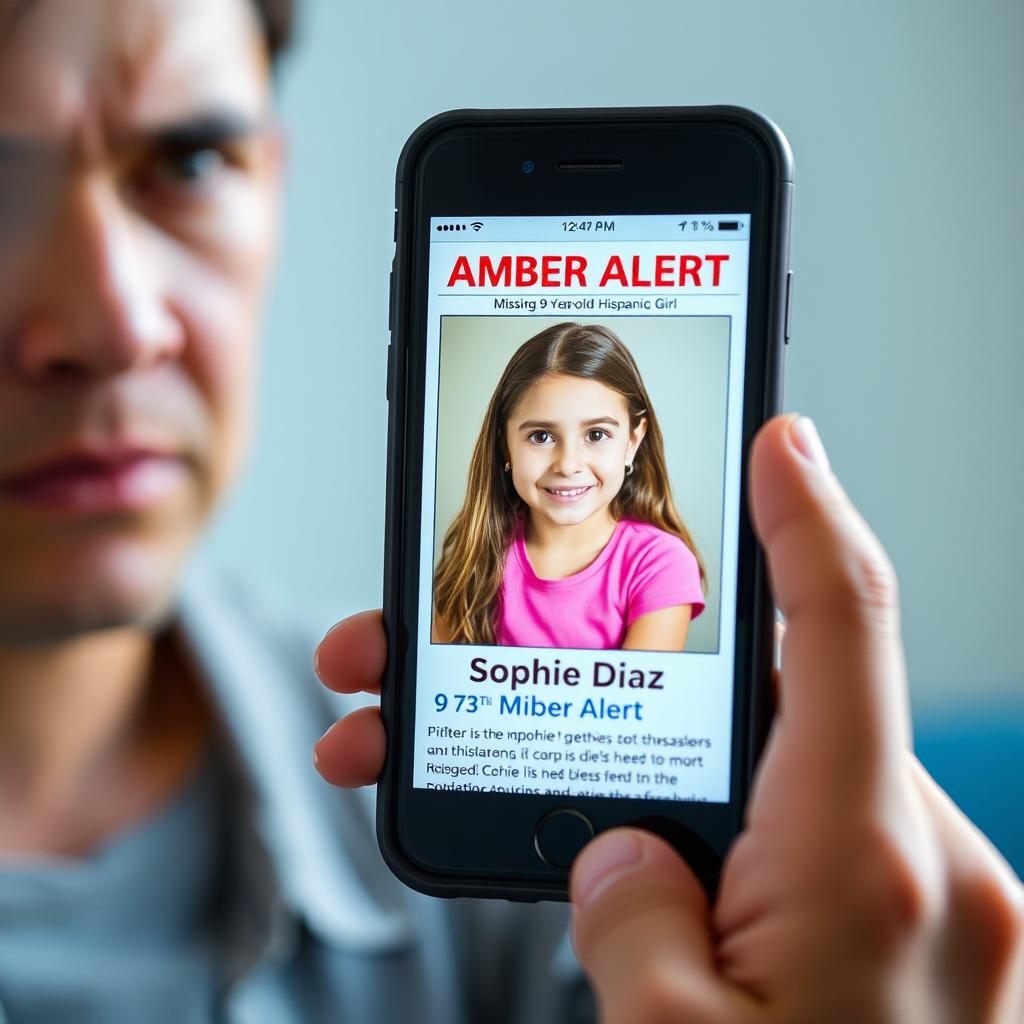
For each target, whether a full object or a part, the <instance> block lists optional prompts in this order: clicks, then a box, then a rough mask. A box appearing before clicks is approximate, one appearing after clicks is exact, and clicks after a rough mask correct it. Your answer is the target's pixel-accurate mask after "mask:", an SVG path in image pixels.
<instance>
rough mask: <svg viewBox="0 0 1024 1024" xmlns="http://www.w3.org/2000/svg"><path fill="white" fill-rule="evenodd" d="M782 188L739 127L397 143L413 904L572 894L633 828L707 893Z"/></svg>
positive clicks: (664, 125) (511, 130)
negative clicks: (606, 834)
mask: <svg viewBox="0 0 1024 1024" xmlns="http://www.w3.org/2000/svg"><path fill="white" fill-rule="evenodd" d="M792 181H793V169H792V158H791V154H790V150H789V146H788V144H787V142H786V140H785V138H784V136H783V135H782V133H781V132H780V131H779V129H778V128H777V127H776V126H775V125H773V124H772V123H771V122H770V121H768V120H766V119H765V118H763V117H761V116H759V115H757V114H755V113H753V112H751V111H749V110H744V109H740V108H737V107H726V106H718V107H691V108H648V109H604V110H590V109H587V110H519V111H516V110H504V111H502V110H493V111H486V110H461V111H453V112H449V113H445V114H442V115H440V116H438V117H435V118H433V119H431V120H429V121H427V122H426V123H425V124H423V125H422V126H421V127H420V128H418V129H417V130H416V131H415V132H414V133H413V135H412V136H411V138H410V139H409V140H408V142H407V143H406V146H405V148H404V150H403V152H402V155H401V158H400V161H399V166H398V173H397V188H396V213H395V242H396V254H395V261H394V266H393V272H392V282H391V331H392V339H391V345H390V348H389V352H388V385H387V394H388V400H389V431H388V481H387V514H386V523H385V531H386V538H385V584H384V590H385V596H384V620H385V627H386V630H387V633H388V639H389V648H388V649H389V655H388V664H387V669H386V673H385V680H384V686H383V690H382V694H383V696H382V712H383V717H384V723H385V728H386V731H387V736H388V746H387V759H386V763H385V766H384V771H383V775H382V777H381V780H380V785H379V788H378V803H377V829H378V840H379V843H380V847H381V851H382V853H383V856H384V858H385V859H386V861H387V863H388V864H389V866H390V867H391V869H392V870H393V871H394V872H395V874H397V875H398V877H399V878H400V879H402V880H403V881H404V882H406V883H407V884H408V885H410V886H412V887H413V888H415V889H418V890H420V891H423V892H426V893H430V894H433V895H437V896H482V897H499V898H504V899H514V900H540V899H552V900H561V899H565V898H566V894H567V880H568V874H569V868H570V866H571V864H572V861H573V859H574V857H575V856H576V854H577V853H578V852H579V851H580V850H581V849H582V847H583V846H584V845H585V844H586V843H587V842H588V841H589V840H590V838H591V837H593V836H594V835H595V834H596V833H598V832H601V831H603V830H605V829H609V828H612V827H615V826H619V825H636V826H640V827H644V828H648V829H651V830H652V831H655V832H657V833H659V834H660V835H662V836H664V837H665V838H666V839H668V840H669V841H670V842H671V843H673V845H674V846H675V847H676V848H677V849H678V850H679V851H680V853H681V854H682V855H683V856H684V857H685V858H686V859H687V860H688V861H689V863H690V864H691V865H692V867H693V869H694V870H695V871H696V872H697V874H698V876H699V877H700V878H701V879H702V881H703V882H704V884H705V885H706V886H707V887H708V889H709V890H712V891H713V889H714V887H715V885H716V882H717V878H718V874H719V870H720V865H721V863H722V858H723V857H724V856H725V853H726V851H727V850H728V848H729V845H730V843H731V842H732V840H733V839H734V838H735V837H736V835H737V834H738V833H739V831H740V829H741V827H742V821H743V812H744V805H745V803H746V800H747V797H748V794H749V791H750V785H751V778H752V774H753V772H754V768H755V765H756V762H757V759H758V756H759V754H760V751H761V748H762V746H763V743H764V740H765V735H766V731H767V727H768V724H769V721H770V717H771V710H772V709H771V683H770V680H771V670H772V642H773V624H774V614H773V606H772V603H771V598H770V595H769V593H768V589H767V582H766V574H765V567H764V564H763V561H762V556H761V554H760V552H759V549H758V546H757V544H756V543H755V539H754V536H753V533H752V531H751V526H750V522H749V519H748V515H747V510H746V501H745V498H746V482H745V463H746V458H747V452H748V448H749V445H750V442H751V439H752V438H753V436H754V434H755V432H756V431H757V429H758V427H759V426H760V425H761V424H762V423H763V422H764V421H765V420H766V419H767V418H768V417H770V416H772V415H773V414H775V413H776V412H777V411H778V410H779V406H780V401H781V387H782V366H783V353H784V349H785V344H786V342H787V341H788V313H789V295H790V281H791V274H790V270H789V261H788V250H789V246H788V237H789V216H790V202H791V194H792V187H793V185H792Z"/></svg>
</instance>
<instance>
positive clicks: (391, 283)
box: [388, 271, 395, 331]
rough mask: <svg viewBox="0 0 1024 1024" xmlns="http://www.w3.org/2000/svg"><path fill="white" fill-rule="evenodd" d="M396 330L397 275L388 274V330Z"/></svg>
mask: <svg viewBox="0 0 1024 1024" xmlns="http://www.w3.org/2000/svg"><path fill="white" fill-rule="evenodd" d="M394 329H395V273H394V271H392V272H391V273H390V274H388V330H389V331H393V330H394Z"/></svg>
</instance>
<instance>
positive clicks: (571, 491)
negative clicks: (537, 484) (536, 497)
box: [542, 484, 595, 503]
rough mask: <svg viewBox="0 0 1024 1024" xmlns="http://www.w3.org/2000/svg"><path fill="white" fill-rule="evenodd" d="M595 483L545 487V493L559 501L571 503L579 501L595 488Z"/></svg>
mask: <svg viewBox="0 0 1024 1024" xmlns="http://www.w3.org/2000/svg"><path fill="white" fill-rule="evenodd" d="M594 486H595V485H594V484H587V485H586V486H584V487H544V488H542V490H543V491H544V493H545V494H546V495H547V496H548V497H549V498H552V499H553V500H555V501H557V502H563V503H570V502H574V501H579V500H580V498H582V497H583V496H584V495H586V494H588V493H589V492H590V491H592V490H593V489H594Z"/></svg>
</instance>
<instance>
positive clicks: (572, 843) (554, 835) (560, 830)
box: [533, 807, 594, 868]
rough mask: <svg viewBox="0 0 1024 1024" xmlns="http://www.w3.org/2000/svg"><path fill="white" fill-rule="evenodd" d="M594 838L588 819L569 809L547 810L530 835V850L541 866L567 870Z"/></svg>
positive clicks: (592, 826) (592, 827)
mask: <svg viewBox="0 0 1024 1024" xmlns="http://www.w3.org/2000/svg"><path fill="white" fill-rule="evenodd" d="M593 838H594V825H593V823H592V822H591V820H590V819H589V818H588V817H587V816H586V815H585V814H581V813H580V812H579V811H577V810H573V809H572V808H571V807H560V808H558V809H557V810H554V811H548V813H547V814H545V815H544V817H543V818H541V819H540V821H538V822H537V827H536V828H535V829H534V832H533V848H534V849H535V850H536V851H537V856H538V857H540V859H541V860H542V861H544V863H545V864H550V865H551V867H553V868H568V867H571V866H572V862H573V861H574V860H575V859H576V855H577V854H578V853H579V852H580V850H582V849H583V847H584V846H586V845H587V843H589V842H590V840H591V839H593Z"/></svg>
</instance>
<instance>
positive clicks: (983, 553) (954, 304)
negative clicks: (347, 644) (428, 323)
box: [212, 0, 1024, 707]
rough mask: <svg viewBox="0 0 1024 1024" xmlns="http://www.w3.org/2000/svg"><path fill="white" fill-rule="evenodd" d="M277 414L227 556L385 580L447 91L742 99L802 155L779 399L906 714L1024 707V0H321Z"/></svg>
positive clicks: (311, 592) (335, 613) (360, 591)
mask: <svg viewBox="0 0 1024 1024" xmlns="http://www.w3.org/2000/svg"><path fill="white" fill-rule="evenodd" d="M307 2H308V7H307V11H306V18H305V24H304V28H303V32H302V40H301V43H300V46H299V47H298V48H297V50H296V54H295V57H294V59H293V60H292V62H291V63H290V65H289V66H288V67H287V69H286V74H285V79H284V90H283V110H284V114H285V117H286V119H287V122H288V124H289V125H290V132H291V163H292V168H291V171H292V181H291V189H290V193H289V197H288V203H287V206H288V210H287V213H288V221H289V228H288V232H287V237H286V242H285V246H284V252H283V259H282V265H281V273H280V278H279V284H278V288H277V291H276V295H275V298H274V302H273V305H272V312H271V316H270V322H269V332H268V339H267V347H266V359H265V380H264V387H263V396H262V397H263V422H262V427H261V434H260V437H259V439H258V447H257V450H256V452H255V456H254V459H253V461H252V463H251V469H250V472H249V474H248V476H247V478H246V479H245V481H244V482H243V485H242V486H241V488H240V489H239V491H238V493H237V497H236V499H235V501H234V502H233V503H232V505H231V506H230V507H229V508H228V509H227V511H226V513H225V515H224V516H223V518H222V520H221V522H220V524H219V526H218V528H217V529H216V531H215V533H214V535H213V540H212V547H213V550H214V553H215V554H216V555H217V556H218V557H219V558H221V559H222V560H225V561H227V562H229V563H231V564H234V565H238V566H241V567H244V568H245V569H246V570H247V571H249V572H251V573H253V574H254V575H256V576H257V577H258V578H262V579H265V580H267V581H268V582H270V583H271V584H272V585H274V586H276V587H277V588H278V589H279V590H280V591H282V592H283V593H284V594H285V595H286V596H288V597H289V598H290V599H291V600H293V601H294V602H295V603H296V604H304V605H310V606H314V607H315V608H316V609H317V611H316V612H315V613H314V614H316V615H317V616H318V617H319V620H320V621H322V622H323V623H324V624H325V625H326V624H327V622H328V621H329V620H330V619H332V618H333V617H340V616H341V615H342V614H344V613H347V612H349V611H352V610H355V609H358V608H361V607H363V606H368V605H375V604H377V603H378V602H379V600H380V591H381V582H380V576H381V552H382V537H381V533H382V525H381V524H382V513H383V505H384V476H385V443H386V419H385V417H386V410H385V403H384V364H385V353H386V346H387V281H388V267H389V263H390V260H391V254H392V243H391V226H392V208H393V207H392V196H393V174H394V164H395V159H396V157H397V155H398V152H399V150H400V148H401V146H402V143H403V141H404V139H405V137H406V135H407V134H408V133H409V132H410V131H411V130H412V129H413V128H414V127H415V126H416V125H417V124H418V123H419V122H420V121H421V120H423V119H424V118H426V117H427V116H429V115H430V114H433V113H435V112H437V111H439V110H443V109H446V108H450V107H458V106H543V105H594V104H666V103H676V104H691V103H720V102H729V103H740V104H744V105H748V106H751V107H754V108H756V109H758V110H761V111H763V112H764V113H766V114H768V115H769V116H771V117H772V118H773V119H775V120H776V121H778V123H779V124H780V125H782V127H783V128H784V129H785V131H786V132H787V134H788V135H789V138H790V140H791V142H792V144H793V149H794V151H795V154H796V167H797V187H796V208H795V217H794V224H793V265H794V269H795V272H796V279H795V291H794V328H795V336H794V338H793V343H792V346H791V349H790V353H789V363H788V371H787V405H788V406H789V407H790V408H793V409H799V410H801V411H804V412H807V413H809V414H810V415H812V416H813V417H814V418H815V419H816V421H817V422H818V425H819V427H820V430H821V433H822V436H823V437H824V440H825V442H826V444H827V446H828V448H829V452H830V455H831V457H832V460H833V463H834V464H835V466H836V468H837V470H838V472H839V473H840V475H841V477H842V478H843V480H844V481H845V482H846V485H847V487H848V489H849V490H850V492H851V493H852V495H853V497H854V498H855V500H856V501H857V503H858V504H859V505H860V507H861V508H862V509H863V511H864V513H865V514H866V516H867V518H868V520H869V521H870V522H871V523H872V525H873V526H874V528H875V530H876V531H877V532H878V533H879V535H880V536H881V538H882V540H883V541H884V543H885V544H886V546H887V547H888V549H889V551H890V553H891V555H892V557H893V560H894V561H895V563H896V566H897V569H898V570H899V573H900V578H901V585H902V594H903V604H904V628H905V634H906V642H907V653H908V659H909V668H910V676H911V680H912V688H913V692H914V698H915V703H916V704H917V705H918V707H942V706H947V707H948V706H949V705H950V704H951V703H955V702H957V701H968V702H971V703H974V702H979V701H980V702H985V701H993V702H1000V701H1004V700H1018V699H1020V691H1021V686H1022V684H1024V654H1022V650H1024V648H1022V645H1021V642H1020V639H1019V634H1020V632H1021V627H1020V620H1021V618H1022V613H1024V600H1022V598H1021V585H1022V583H1021V580H1022V577H1024V540H1022V537H1021V531H1020V529H1019V524H1020V522H1021V519H1022V518H1024V517H1022V508H1024V458H1022V455H1021V447H1020V446H1021V438H1022V433H1024V432H1022V419H1024V417H1022V413H1021V407H1022V402H1021V398H1020V395H1019V392H1020V389H1021V388H1022V386H1024V354H1022V348H1021V329H1020V295H1021V292H1022V287H1024V257H1022V253H1024V248H1022V242H1021V238H1022V230H1024V200H1022V195H1021V176H1022V175H1021V168H1022V165H1024V128H1022V125H1024V119H1022V116H1021V109H1022V102H1024V60H1021V45H1022V43H1024V4H1022V3H1020V0H1005V2H992V0H981V2H975V3H968V2H966V0H964V2H960V3H950V2H943V0H938V2H937V0H904V2H893V0H885V2H881V0H861V2H858V3H852V2H851V3H842V4H840V3H831V2H822V0H805V2H781V3H779V2H776V3H765V2H763V0H737V2H731V3H725V2H718V3H708V2H705V3H701V4H694V3H684V2H680V0H671V2H663V0H632V2H631V3H629V4H613V3H610V2H609V3H603V4H596V3H594V2H592V0H587V2H584V0H559V2H557V3H551V2H550V0H545V2H538V0H518V2H515V3H508V4H494V3H481V2H479V0H474V2H472V3H470V2H466V0H445V2H443V3H424V2H422V0H398V2H391V3H386V4H382V3H378V4H356V3H347V2H342V0H307Z"/></svg>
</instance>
